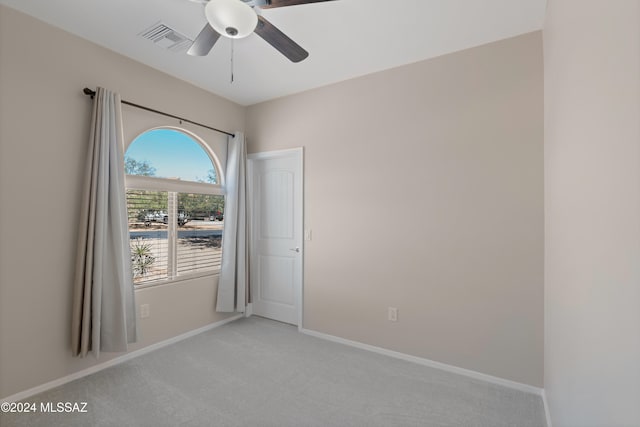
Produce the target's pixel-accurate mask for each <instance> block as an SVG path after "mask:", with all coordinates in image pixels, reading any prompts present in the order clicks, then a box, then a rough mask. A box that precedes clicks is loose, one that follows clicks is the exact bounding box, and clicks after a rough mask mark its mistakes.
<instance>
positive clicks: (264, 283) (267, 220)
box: [248, 148, 303, 326]
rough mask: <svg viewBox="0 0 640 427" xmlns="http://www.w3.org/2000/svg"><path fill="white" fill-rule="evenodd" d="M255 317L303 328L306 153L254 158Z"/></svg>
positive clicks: (251, 195)
mask: <svg viewBox="0 0 640 427" xmlns="http://www.w3.org/2000/svg"><path fill="white" fill-rule="evenodd" d="M248 173H249V208H250V209H249V217H250V221H251V240H250V257H251V261H250V276H249V277H250V281H251V292H252V294H251V295H252V297H251V298H252V302H253V313H254V314H256V315H258V316H263V317H267V318H270V319H274V320H278V321H281V322H286V323H291V324H293V325H298V326H301V325H302V248H303V246H302V240H303V239H302V237H303V224H302V220H303V219H302V218H303V217H302V194H303V190H302V189H303V181H302V178H303V177H302V148H296V149H292V150H282V151H272V152H266V153H257V154H251V155H249V167H248Z"/></svg>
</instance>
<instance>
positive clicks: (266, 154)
mask: <svg viewBox="0 0 640 427" xmlns="http://www.w3.org/2000/svg"><path fill="white" fill-rule="evenodd" d="M292 154H293V155H295V156H296V157H297V160H298V162H299V166H300V194H299V195H297V196H298V197H300V199H301V200H300V205H301V209H300V230H298V231H299V232H300V249H301V251H302V253H301V254H300V277H299V280H298V282H299V283H300V288H299V289H298V290H297V291H298V301H297V304H298V331H302V329H303V325H302V320H303V319H304V254H305V239H304V228H305V222H304V193H305V188H304V147H296V148H287V149H284V150H274V151H262V152H259V153H250V154H247V195H248V199H249V200H248V201H249V203H248V205H249V210H248V213H249V254H252V253H253V244H254V241H253V219H254V217H253V211H254V209H253V202H254V200H255V198H254V188H253V173H254V172H253V171H254V166H253V165H254V161H256V160H268V159H274V158H279V157H285V156H286V157H289V156H291V155H292ZM294 197H295V195H294ZM249 262H250V265H249V269H250V270H249V271H252V270H253V269H252V267H253V265H252V263H253V262H254V260H252V259H250V260H249ZM249 286H250V287H251V295H256V294H255V293H254V288H253V281H252V280H251V275H249ZM252 313H253V310H252V307H248V310H247V315H251V314H252Z"/></svg>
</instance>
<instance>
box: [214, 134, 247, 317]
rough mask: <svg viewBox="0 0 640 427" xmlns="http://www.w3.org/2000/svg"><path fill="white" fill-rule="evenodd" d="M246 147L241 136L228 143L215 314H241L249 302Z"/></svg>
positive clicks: (242, 135)
mask: <svg viewBox="0 0 640 427" xmlns="http://www.w3.org/2000/svg"><path fill="white" fill-rule="evenodd" d="M246 165H247V147H246V144H245V140H244V134H243V133H242V132H236V133H235V136H234V138H233V139H231V140H230V141H229V148H228V150H227V170H226V174H225V203H224V230H223V232H222V233H223V234H222V265H221V267H220V278H219V280H218V299H217V303H216V311H221V312H234V311H237V312H242V313H244V311H245V309H246V306H247V304H248V303H249V301H250V294H249V264H248V258H249V255H248V254H249V252H248V251H249V245H248V233H247V201H246V199H247V188H246V187H247V185H246V170H247V169H246Z"/></svg>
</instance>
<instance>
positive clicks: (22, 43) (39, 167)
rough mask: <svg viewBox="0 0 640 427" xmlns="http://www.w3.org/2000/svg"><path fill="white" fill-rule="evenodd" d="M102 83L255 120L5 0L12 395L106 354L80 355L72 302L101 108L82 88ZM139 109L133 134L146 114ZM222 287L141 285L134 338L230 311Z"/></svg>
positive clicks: (4, 337) (4, 267) (3, 107)
mask: <svg viewBox="0 0 640 427" xmlns="http://www.w3.org/2000/svg"><path fill="white" fill-rule="evenodd" d="M98 85H99V86H104V87H107V88H109V89H112V90H116V91H118V92H120V93H121V94H122V96H123V98H124V99H127V100H130V101H134V102H137V103H140V104H143V105H149V106H153V107H155V108H158V109H160V110H165V111H168V112H172V113H175V114H178V115H183V116H187V117H189V118H191V119H193V120H196V121H201V122H204V123H209V124H211V125H213V126H216V127H219V128H222V129H229V130H236V129H239V130H242V129H244V120H245V108H244V107H241V106H238V105H236V104H234V103H231V102H229V101H227V100H224V99H222V98H220V97H217V96H214V95H211V94H208V93H206V92H204V91H203V90H201V89H198V88H196V87H194V86H191V85H188V84H186V83H184V82H182V81H179V80H176V79H174V78H172V77H169V76H167V75H165V74H162V73H160V72H158V71H155V70H153V69H151V68H148V67H146V66H144V65H142V64H140V63H137V62H135V61H133V60H131V59H128V58H125V57H123V56H120V55H117V54H115V53H113V52H111V51H108V50H106V49H103V48H101V47H98V46H96V45H94V44H91V43H89V42H86V41H84V40H82V39H80V38H78V37H75V36H73V35H70V34H68V33H65V32H63V31H60V30H58V29H55V28H53V27H51V26H49V25H46V24H43V23H42V22H39V21H36V20H34V19H32V18H30V17H27V16H25V15H23V14H21V13H18V12H15V11H13V10H12V9H8V8H6V7H3V6H0V94H1V96H0V207H1V209H0V212H1V215H2V216H1V217H0V398H1V397H6V396H9V395H11V394H14V393H17V392H20V391H23V390H26V389H29V388H31V387H34V386H37V385H40V384H42V383H45V382H47V381H51V380H54V379H57V378H59V377H62V376H64V375H67V374H70V373H73V372H76V371H78V370H80V369H83V368H87V367H89V366H91V365H94V364H95V363H96V361H95V360H94V359H93V357H88V358H86V359H84V360H81V359H76V358H72V357H71V351H70V317H71V311H70V310H71V307H70V302H71V287H72V281H73V262H74V261H73V260H74V256H75V247H76V235H77V223H76V222H77V217H78V212H79V206H78V203H79V199H80V192H81V188H82V185H83V177H82V174H83V170H84V162H85V157H86V150H85V145H86V140H87V137H88V136H87V135H88V128H89V116H90V109H91V103H90V99H89V98H87V97H86V96H84V95H83V94H82V88H83V87H85V86H88V87H91V88H93V87H95V86H98ZM130 111H131V110H130V109H129V110H126V109H124V113H125V116H124V120H125V125H126V126H128V128H127V129H126V131H127V132H128V133H132V132H135V130H134V127H135V126H140V125H141V124H142V122H141V121H140V120H139V119H132V116H131V115H129V113H130ZM149 120H150V122H149V123H150V124H160V122H159V119H158V118H153V119H149ZM151 122H153V123H151ZM165 123H167V122H165ZM171 124H174V125H175V124H176V123H171ZM191 129H192V130H194V131H196V132H198V133H201V131H200V130H199V129H198V128H191ZM203 136H205V137H206V135H203ZM222 157H223V158H222V160H223V161H224V153H223V155H222ZM215 290H216V280H211V279H209V280H208V281H207V280H202V279H199V280H191V281H185V282H182V283H181V284H180V285H179V286H178V285H176V286H164V287H156V288H149V289H145V290H142V291H138V292H137V293H136V297H137V302H138V304H141V303H148V304H150V306H151V317H150V318H148V319H144V320H141V322H140V327H141V334H142V342H141V343H139V344H137V345H135V346H134V347H133V348H134V349H137V348H140V347H143V346H145V345H149V344H150V343H153V342H157V341H160V340H164V339H167V338H170V337H173V336H175V335H178V334H180V333H183V332H186V331H189V330H192V329H195V328H198V327H200V326H204V325H207V324H210V323H212V322H214V321H217V320H221V319H223V318H224V317H225V316H223V315H220V314H216V313H215V312H214V307H215V305H214V297H215ZM104 360H108V357H107V355H105V357H101V359H100V361H104Z"/></svg>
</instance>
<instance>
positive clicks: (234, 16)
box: [187, 0, 333, 62]
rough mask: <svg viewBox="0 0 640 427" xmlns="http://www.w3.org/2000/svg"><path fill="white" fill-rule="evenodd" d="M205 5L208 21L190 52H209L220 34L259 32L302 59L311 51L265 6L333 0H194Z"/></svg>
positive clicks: (293, 58)
mask: <svg viewBox="0 0 640 427" xmlns="http://www.w3.org/2000/svg"><path fill="white" fill-rule="evenodd" d="M192 1H195V2H197V3H203V4H205V3H206V5H205V8H204V13H205V16H206V18H207V21H208V22H207V24H206V25H205V26H204V28H203V29H202V30H201V31H200V33H199V34H198V36H197V37H196V39H195V40H194V42H193V44H192V45H191V47H190V48H189V50H188V51H187V53H188V54H189V55H193V56H205V55H207V54H208V53H209V51H210V50H211V48H213V45H214V44H216V42H217V41H218V39H219V38H220V36H224V37H228V38H231V39H240V38H244V37H247V36H248V35H250V34H251V33H256V34H257V35H259V36H260V37H262V38H263V39H264V40H265V41H266V42H267V43H269V44H270V45H271V46H273V47H275V48H276V49H277V50H278V51H279V52H280V53H282V54H283V55H284V56H286V57H287V58H288V59H289V60H290V61H292V62H300V61H302V60H303V59H305V58H306V57H307V56H309V52H307V51H306V50H304V49H303V48H302V47H300V45H298V44H297V43H296V42H294V41H293V40H291V39H290V38H289V37H287V35H286V34H284V33H283V32H282V31H280V30H279V29H278V28H277V27H276V26H275V25H273V24H272V23H271V22H269V21H267V20H266V18H265V17H264V16H262V15H261V14H260V13H259V12H260V10H261V9H270V8H276V7H285V6H295V5H301V4H307V3H319V2H324V1H333V0H192Z"/></svg>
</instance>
